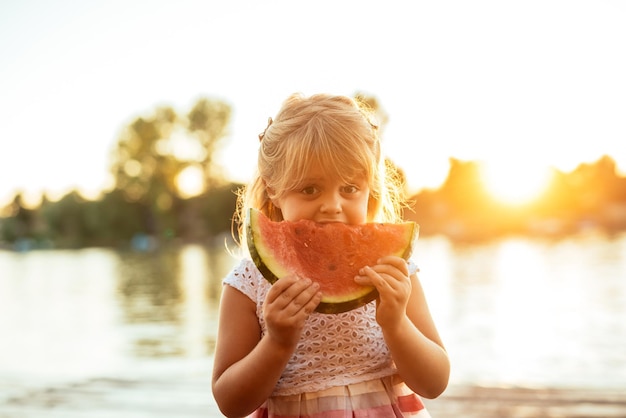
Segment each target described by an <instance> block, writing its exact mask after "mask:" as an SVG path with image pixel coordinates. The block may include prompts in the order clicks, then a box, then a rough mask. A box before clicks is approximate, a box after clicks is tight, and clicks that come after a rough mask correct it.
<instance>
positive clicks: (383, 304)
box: [354, 256, 411, 328]
mask: <svg viewBox="0 0 626 418" xmlns="http://www.w3.org/2000/svg"><path fill="white" fill-rule="evenodd" d="M354 280H355V281H356V282H357V283H359V284H362V285H371V286H374V287H375V288H376V290H378V299H377V300H376V321H377V322H378V324H379V325H380V326H381V327H383V328H386V327H392V326H396V325H397V324H399V323H400V322H401V319H402V318H404V317H405V316H406V307H407V304H408V301H409V297H410V296H411V279H410V278H409V268H408V266H407V263H406V261H405V260H404V259H403V258H401V257H396V256H388V257H382V258H381V259H380V260H378V264H376V265H374V266H366V267H363V268H362V269H361V270H360V271H359V275H358V276H356V277H355V279H354Z"/></svg>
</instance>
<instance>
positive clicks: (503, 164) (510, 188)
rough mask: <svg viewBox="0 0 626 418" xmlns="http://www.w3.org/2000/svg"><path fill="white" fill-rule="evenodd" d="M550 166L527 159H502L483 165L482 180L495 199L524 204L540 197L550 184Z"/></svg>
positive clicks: (506, 202) (512, 203) (511, 203)
mask: <svg viewBox="0 0 626 418" xmlns="http://www.w3.org/2000/svg"><path fill="white" fill-rule="evenodd" d="M551 176H552V172H551V170H550V168H549V167H540V166H533V165H529V164H528V162H527V161H524V162H516V161H511V160H501V161H498V162H487V163H483V164H482V166H481V178H482V182H483V184H484V186H485V188H486V190H487V192H489V193H490V194H491V195H492V196H493V198H494V199H496V200H498V201H500V202H502V203H505V204H509V205H523V204H526V203H530V202H532V201H533V200H535V199H538V198H539V197H540V196H541V194H542V193H543V192H544V191H545V190H546V188H547V187H548V186H549V184H550V179H551Z"/></svg>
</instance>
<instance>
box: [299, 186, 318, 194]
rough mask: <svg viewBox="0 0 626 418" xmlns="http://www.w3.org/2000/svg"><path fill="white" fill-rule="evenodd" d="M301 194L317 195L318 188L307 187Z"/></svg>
mask: <svg viewBox="0 0 626 418" xmlns="http://www.w3.org/2000/svg"><path fill="white" fill-rule="evenodd" d="M300 192H301V193H302V194H307V195H311V194H315V193H317V187H315V186H307V187H303V188H302V189H301V190H300Z"/></svg>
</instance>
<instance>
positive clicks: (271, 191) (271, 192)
mask: <svg viewBox="0 0 626 418" xmlns="http://www.w3.org/2000/svg"><path fill="white" fill-rule="evenodd" d="M265 192H266V193H267V197H268V199H269V201H270V202H271V203H272V206H274V207H275V208H277V209H280V202H279V201H278V199H276V198H273V197H272V196H276V194H275V193H274V189H272V188H271V187H266V188H265Z"/></svg>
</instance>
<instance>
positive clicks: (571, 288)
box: [0, 0, 626, 405]
mask: <svg viewBox="0 0 626 418" xmlns="http://www.w3.org/2000/svg"><path fill="white" fill-rule="evenodd" d="M625 20H626V4H624V3H623V2H620V1H617V0H615V1H564V0H563V1H552V0H549V1H526V2H523V3H521V2H499V1H476V2H463V1H445V2H436V3H430V2H417V3H411V4H410V7H409V4H408V2H399V1H385V2H381V1H358V2H357V1H343V2H331V1H320V2H315V3H312V4H301V3H298V2H288V1H282V0H281V1H267V2H253V1H243V0H237V1H230V2H226V1H223V2H217V1H191V0H189V1H185V0H183V1H178V2H176V3H171V2H161V1H149V2H148V1H133V2H122V1H115V0H114V1H108V2H106V3H105V2H95V1H82V2H74V1H71V0H59V1H55V2H43V1H36V0H27V1H22V2H10V1H0V57H1V58H0V92H1V93H0V115H2V123H0V141H1V142H0V312H1V315H0V405H1V404H2V402H3V401H7V400H10V399H13V397H14V396H16V394H19V393H27V392H28V391H29V390H36V389H41V388H46V387H54V386H56V385H60V384H68V383H72V382H84V381H88V380H89V379H98V378H107V379H134V380H142V379H144V380H150V379H153V378H155V377H158V378H171V379H173V380H176V379H182V378H189V377H191V378H193V377H199V378H201V379H205V378H207V377H210V373H211V371H210V370H211V356H212V352H213V347H214V342H215V332H216V317H217V309H218V301H219V295H220V292H221V283H220V281H221V279H222V278H223V276H224V275H225V274H226V273H227V272H228V271H229V270H230V268H231V267H232V266H233V265H234V263H235V262H236V257H235V256H234V255H233V252H235V253H236V245H235V243H234V242H233V240H232V236H231V218H232V213H233V210H234V204H235V193H236V191H237V189H238V188H239V187H240V186H241V185H242V184H244V183H245V182H246V181H247V180H248V179H249V178H250V177H251V175H252V173H253V172H254V167H255V158H256V151H257V145H258V134H259V133H260V132H262V131H263V130H264V129H265V126H266V123H267V118H268V117H270V116H273V115H274V114H275V112H276V111H277V110H278V108H279V107H280V104H281V102H282V101H283V100H284V99H285V98H286V97H287V96H288V95H289V94H291V93H293V92H303V93H305V94H314V93H317V92H330V93H338V94H346V95H350V96H355V97H357V96H358V97H360V98H361V99H363V100H365V101H367V102H368V103H370V105H371V106H372V107H373V108H374V109H376V111H377V115H378V117H379V120H380V123H381V126H382V128H383V129H382V132H383V141H384V146H386V149H387V157H388V159H389V160H390V161H391V162H392V163H393V164H394V165H395V166H396V167H397V169H398V170H399V171H400V172H401V173H402V175H403V177H404V179H405V180H406V193H407V196H409V197H410V198H411V208H410V209H408V210H407V211H406V214H405V215H406V218H407V219H411V220H415V221H416V222H418V223H419V224H420V227H421V228H420V234H421V236H420V239H419V241H418V244H417V248H416V251H415V258H416V261H417V262H418V264H419V265H420V267H421V272H422V273H421V279H422V281H423V283H424V287H425V289H426V292H427V297H428V300H429V304H430V307H431V310H432V312H433V315H434V317H435V321H436V322H437V324H438V327H439V329H440V332H441V334H442V336H443V338H444V341H445V343H446V346H447V348H448V351H449V352H450V356H451V359H452V364H453V369H452V376H451V383H452V384H454V385H469V386H472V385H487V386H531V387H548V388H567V387H576V388H595V389H603V388H604V389H607V390H608V389H624V388H626V352H624V350H623V347H624V346H626V233H625V231H626V124H624V115H625V114H626V101H625V100H624V97H626V78H624V77H623V74H626V55H625V54H624V51H625V50H626V26H625V25H623V22H624V21H625ZM206 391H207V392H206V394H207V396H210V395H209V389H208V388H206Z"/></svg>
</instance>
